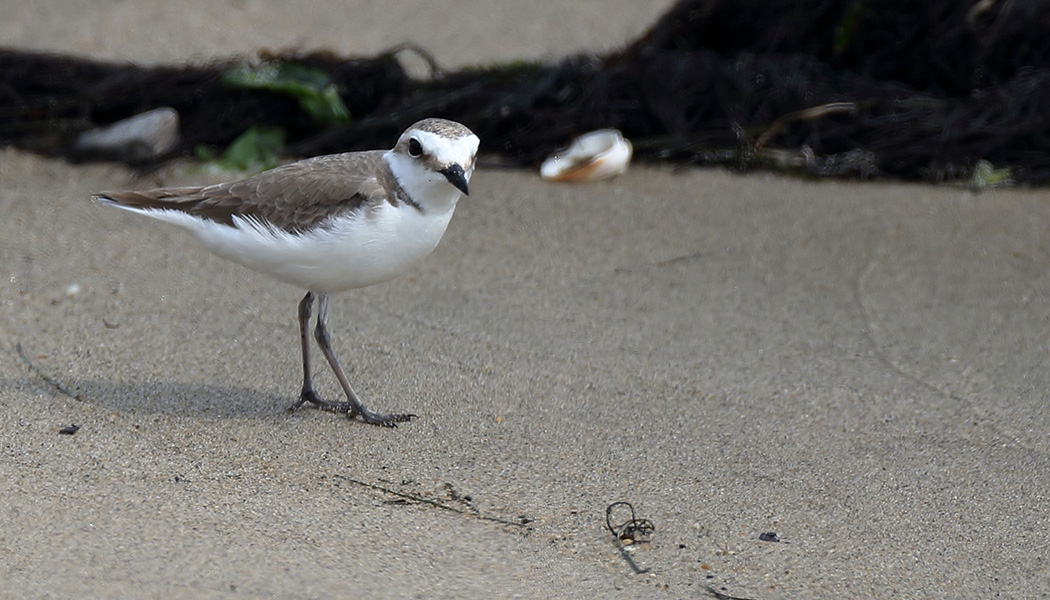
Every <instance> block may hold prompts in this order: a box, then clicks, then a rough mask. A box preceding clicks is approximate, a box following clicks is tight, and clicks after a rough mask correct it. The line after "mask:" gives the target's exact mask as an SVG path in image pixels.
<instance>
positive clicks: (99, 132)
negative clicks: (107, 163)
mask: <svg viewBox="0 0 1050 600" xmlns="http://www.w3.org/2000/svg"><path fill="white" fill-rule="evenodd" d="M178 142H179V113H178V112H176V111H175V109H174V108H170V107H167V106H162V107H160V108H155V109H153V110H148V111H146V112H144V113H139V114H137V115H135V116H132V117H128V118H127V119H123V120H120V121H117V122H116V123H112V124H110V125H106V126H105V127H97V128H95V129H89V130H88V131H85V132H84V133H81V134H80V135H79V136H77V138H76V140H74V141H73V145H72V148H71V149H70V154H71V155H72V157H73V158H75V159H77V160H116V161H120V162H124V163H129V164H141V163H146V162H149V161H151V160H155V159H157V158H160V157H161V156H164V155H165V154H167V153H169V152H171V151H172V150H174V149H175V147H176V146H177V145H178Z"/></svg>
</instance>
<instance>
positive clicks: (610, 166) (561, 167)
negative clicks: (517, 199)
mask: <svg viewBox="0 0 1050 600" xmlns="http://www.w3.org/2000/svg"><path fill="white" fill-rule="evenodd" d="M632 152H633V148H632V147H631V142H629V141H627V140H626V139H625V138H624V137H623V134H622V133H620V132H619V131H617V130H615V129H599V130H597V131H592V132H590V133H585V134H583V135H581V136H580V137H578V138H576V139H575V140H573V141H572V144H570V145H569V147H568V148H567V149H565V150H564V151H562V152H556V153H554V154H552V155H550V156H549V157H547V160H545V161H543V165H541V166H540V177H542V178H544V179H546V180H548V181H598V180H600V179H608V178H610V177H615V176H616V175H619V174H620V173H623V172H624V171H626V170H627V164H628V163H630V162H631V153H632Z"/></svg>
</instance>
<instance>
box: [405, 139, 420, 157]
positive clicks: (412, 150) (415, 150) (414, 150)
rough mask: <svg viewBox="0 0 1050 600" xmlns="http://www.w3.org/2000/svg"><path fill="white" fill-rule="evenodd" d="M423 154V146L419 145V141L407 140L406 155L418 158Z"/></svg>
mask: <svg viewBox="0 0 1050 600" xmlns="http://www.w3.org/2000/svg"><path fill="white" fill-rule="evenodd" d="M421 154H423V146H421V145H420V143H419V140H417V139H416V138H409V140H408V155H409V156H413V157H419V156H420V155H421Z"/></svg>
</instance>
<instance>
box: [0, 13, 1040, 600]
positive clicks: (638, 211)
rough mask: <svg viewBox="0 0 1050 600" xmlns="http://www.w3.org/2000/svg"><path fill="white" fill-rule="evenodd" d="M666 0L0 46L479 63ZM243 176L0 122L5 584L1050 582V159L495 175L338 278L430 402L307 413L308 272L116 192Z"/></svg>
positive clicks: (257, 18)
mask: <svg viewBox="0 0 1050 600" xmlns="http://www.w3.org/2000/svg"><path fill="white" fill-rule="evenodd" d="M669 5H670V2H667V1H664V2H655V3H636V2H628V1H626V0H624V1H614V0H605V1H601V2H594V3H590V4H588V5H587V6H582V3H568V2H564V1H554V0H549V1H546V2H539V3H532V4H526V3H515V2H506V1H504V2H480V1H473V2H471V1H456V0H442V1H439V2H428V3H424V2H405V3H399V4H398V5H397V8H394V9H388V8H386V7H387V6H388V3H380V2H352V1H351V2H333V1H325V2H319V3H312V4H310V5H305V6H304V5H292V4H285V3H277V2H268V1H265V2H264V1H258V0H257V1H253V0H241V1H231V2H224V3H218V4H216V3H208V2H202V1H197V0H193V1H190V2H184V3H180V4H178V5H175V4H169V3H162V2H157V1H154V0H151V1H148V2H140V3H113V2H102V1H97V0H96V1H83V2H75V3H72V4H67V3H63V2H57V1H54V0H47V1H44V2H35V3H22V4H20V5H18V6H16V7H7V8H5V11H4V12H5V15H9V16H10V17H11V18H7V17H6V16H5V23H4V24H2V25H0V44H2V45H5V46H10V47H17V48H23V49H34V50H54V51H60V52H67V53H76V54H78V55H82V56H93V57H98V58H104V59H109V60H135V61H143V62H163V63H178V62H187V61H207V60H208V59H210V58H214V57H225V56H231V55H243V54H249V53H251V52H253V51H254V50H255V49H258V48H262V47H270V48H283V47H298V48H304V49H310V48H327V49H331V50H333V51H335V52H338V53H341V54H361V55H367V54H371V53H375V52H378V51H380V50H382V49H384V48H387V47H390V46H392V45H395V44H397V43H400V42H404V41H411V42H414V43H417V44H419V45H421V46H423V47H425V48H427V49H428V50H429V51H430V52H432V53H433V54H434V55H435V56H436V57H437V58H438V60H439V61H441V62H442V64H445V65H446V66H451V67H454V66H458V65H467V64H485V63H489V62H493V61H502V60H512V59H515V58H530V59H531V58H557V57H559V56H563V55H565V54H567V53H570V52H574V51H579V50H582V49H588V48H590V49H595V48H598V49H608V48H615V47H617V46H619V45H622V44H624V43H626V42H627V41H629V40H631V39H633V38H634V37H636V36H638V35H640V34H641V33H642V32H643V31H644V30H645V29H646V26H647V25H648V24H650V23H651V22H652V21H653V20H654V19H655V18H656V17H658V16H659V14H660V13H661V12H662V11H663V10H664V9H665V8H666V7H667V6H669ZM176 6H177V8H176ZM468 125H469V124H468ZM393 141H394V140H391V143H393ZM483 144H484V141H483ZM225 177H229V175H225V176H224V175H222V174H215V173H208V172H204V171H202V170H201V169H200V168H199V167H197V166H195V165H193V164H191V163H188V162H185V163H177V164H173V165H171V166H170V167H166V168H164V169H162V170H161V171H160V172H158V173H156V174H154V175H151V176H149V177H147V178H145V179H140V180H136V179H134V178H133V174H132V172H131V171H130V170H128V169H126V168H124V167H122V166H119V165H113V164H89V165H71V164H68V163H65V162H63V161H60V160H52V159H45V158H41V157H38V156H34V155H31V154H27V153H24V152H19V151H15V150H10V149H7V150H2V151H0V214H3V215H4V218H3V219H0V257H2V259H3V265H4V268H5V269H6V272H5V273H4V283H3V285H2V286H0V353H2V356H3V357H4V359H3V360H0V421H2V423H3V424H2V425H0V452H2V456H0V498H2V502H0V597H3V598H486V597H491V598H545V597H549V598H705V597H714V596H712V595H711V593H710V591H709V588H710V589H713V590H716V591H717V592H719V593H722V594H726V595H730V596H734V597H738V598H752V599H767V598H965V597H971V598H987V597H993V596H1001V597H1010V598H1038V597H1047V596H1050V563H1048V561H1047V558H1046V557H1047V556H1048V555H1050V542H1047V537H1046V535H1045V531H1047V530H1048V529H1050V517H1048V513H1047V510H1046V508H1047V506H1050V498H1048V495H1050V492H1048V490H1050V436H1048V435H1047V434H1048V432H1050V411H1048V410H1047V392H1046V390H1047V389H1048V388H1050V277H1048V271H1050V245H1048V243H1047V239H1048V236H1050V203H1048V202H1047V197H1048V196H1047V193H1046V191H1045V190H1042V189H1024V188H1020V189H1002V190H991V191H986V192H982V193H977V192H973V191H970V190H967V189H964V188H961V187H952V186H941V187H934V186H929V185H922V184H912V183H898V182H887V181H879V182H866V183H862V182H853V181H811V180H803V179H800V178H793V177H786V176H781V175H774V174H767V173H750V174H736V173H730V172H727V171H725V170H722V169H681V170H673V169H672V168H670V167H665V166H651V165H635V166H633V167H632V168H631V169H630V170H629V171H628V172H627V173H626V174H625V175H623V176H621V177H619V178H617V179H615V180H611V181H606V182H600V183H594V184H587V185H564V184H554V183H549V182H544V181H542V180H541V179H540V178H539V177H538V176H537V175H536V174H535V173H533V172H529V171H509V170H491V169H490V170H481V171H479V172H477V173H476V174H475V176H474V179H473V180H472V181H471V195H470V196H469V198H466V199H464V200H463V201H462V202H461V203H460V205H459V208H458V210H457V212H456V215H455V217H454V218H453V220H452V223H451V225H450V226H449V230H448V232H447V233H446V235H445V238H444V240H443V241H442V243H441V245H440V246H439V247H438V249H437V250H436V251H435V253H434V255H433V256H431V257H430V258H429V259H428V260H427V261H426V262H425V263H424V264H423V265H422V266H421V268H419V269H417V270H415V271H413V272H412V273H411V274H410V275H408V276H406V277H403V278H401V279H398V280H395V281H392V282H389V283H385V284H381V285H378V286H374V287H371V288H366V289H363V290H357V291H352V292H347V293H344V294H340V295H337V296H335V297H334V298H333V302H332V315H331V323H330V325H331V327H332V335H333V343H334V345H335V347H336V349H337V351H338V352H339V353H340V355H341V357H342V359H343V361H344V363H345V366H346V367H347V370H348V373H349V375H350V378H351V380H352V381H353V382H354V384H355V386H356V387H357V389H358V392H359V393H360V394H361V395H362V397H363V399H364V400H365V402H366V404H368V405H369V406H371V407H374V408H376V409H379V410H385V411H402V412H412V413H415V414H417V415H419V417H420V418H419V419H417V420H415V421H412V422H411V423H407V424H403V425H402V426H400V427H398V428H396V429H385V428H379V427H372V426H368V425H364V424H362V423H360V422H354V421H348V420H346V419H345V418H341V417H339V416H337V415H332V414H326V413H321V412H319V411H315V410H300V411H298V412H295V413H291V414H289V413H287V412H286V411H285V408H286V407H287V406H288V405H289V404H290V403H291V402H292V401H293V400H294V396H295V395H296V394H297V392H298V389H299V385H300V383H301V380H300V376H301V374H300V372H299V369H300V362H299V360H300V358H299V348H298V330H297V324H296V319H295V316H296V314H295V306H296V303H297V302H298V300H299V298H300V297H301V295H302V291H301V290H298V289H296V288H293V287H290V286H285V285H283V284H279V283H276V282H273V281H271V280H269V279H266V278H265V277H262V276H259V275H256V274H254V273H252V272H249V271H247V270H245V269H243V268H241V267H239V266H237V265H235V264H232V263H228V262H225V261H223V260H222V259H219V258H217V257H214V256H212V255H210V254H208V253H207V251H206V250H204V249H202V248H200V247H198V246H197V245H196V243H195V242H194V241H193V240H192V238H191V237H190V236H189V235H187V234H185V233H184V232H182V231H179V230H176V229H174V228H172V227H167V226H164V225H163V224H160V223H157V222H152V221H150V220H148V219H144V218H141V217H137V216H136V215H131V214H125V213H123V212H121V211H115V210H111V209H107V208H105V207H102V206H99V205H98V204H96V203H93V202H91V201H90V196H91V194H92V193H93V192H97V191H99V190H103V189H120V188H135V187H143V188H145V187H156V186H159V185H183V184H192V183H198V182H202V181H205V180H208V181H216V180H219V179H222V178H225ZM317 372H318V376H317V379H316V383H317V385H318V388H319V391H320V392H321V393H323V394H325V395H327V396H329V397H331V398H333V399H334V398H337V397H338V387H337V385H336V383H335V381H334V380H333V379H332V378H331V377H330V374H329V373H327V372H326V371H323V370H321V369H320V368H319V369H318V371H317ZM73 424H75V425H77V426H78V427H79V429H78V430H77V431H76V433H75V434H73V435H63V434H60V433H59V431H60V430H61V429H63V428H66V427H69V426H71V425H73ZM617 501H626V502H630V503H631V504H632V505H633V506H634V508H635V510H636V512H637V516H638V517H639V518H645V519H649V520H650V521H651V522H652V523H653V524H654V525H655V531H654V532H653V533H652V535H651V541H649V542H648V543H645V544H640V545H638V546H637V547H636V549H634V550H633V551H631V552H629V553H627V554H624V553H623V552H621V550H620V549H619V548H618V546H617V544H616V543H615V542H614V537H613V535H612V534H610V532H609V531H608V530H607V529H606V507H607V506H609V505H610V504H611V503H613V502H617ZM771 532H775V533H776V539H779V541H764V540H763V539H760V536H762V534H767V533H771ZM766 537H768V536H766Z"/></svg>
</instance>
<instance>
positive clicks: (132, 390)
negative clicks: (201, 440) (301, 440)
mask: <svg viewBox="0 0 1050 600" xmlns="http://www.w3.org/2000/svg"><path fill="white" fill-rule="evenodd" d="M56 383H57V382H54V381H47V380H41V379H39V378H36V377H33V376H32V375H30V376H27V378H26V379H21V378H20V379H18V380H14V381H11V380H9V381H6V382H4V383H3V384H0V385H3V388H5V389H12V388H14V389H19V388H21V389H27V388H37V389H39V388H45V389H46V392H45V393H47V394H51V395H54V396H56V397H66V398H71V399H74V400H77V401H80V402H85V403H88V404H92V405H95V406H99V407H103V408H105V409H107V410H110V411H113V412H118V413H138V414H145V415H163V416H172V417H198V418H203V419H237V418H246V417H266V416H271V417H272V416H277V415H282V414H285V413H286V412H287V409H288V408H289V407H290V406H291V405H292V404H293V403H294V402H295V397H293V395H291V394H289V395H275V394H270V393H266V392H261V391H259V390H257V389H252V388H246V387H237V386H229V385H214V384H206V383H185V382H177V381H144V382H122V381H101V380H94V379H86V380H85V379H78V380H76V381H74V382H62V383H60V384H58V385H56Z"/></svg>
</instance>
